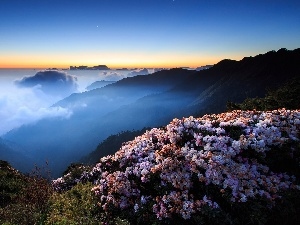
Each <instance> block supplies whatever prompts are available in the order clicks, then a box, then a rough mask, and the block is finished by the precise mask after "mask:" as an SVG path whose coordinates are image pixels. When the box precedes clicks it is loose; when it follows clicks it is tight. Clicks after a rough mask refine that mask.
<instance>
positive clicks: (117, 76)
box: [102, 72, 126, 81]
mask: <svg viewBox="0 0 300 225" xmlns="http://www.w3.org/2000/svg"><path fill="white" fill-rule="evenodd" d="M102 75H103V76H104V80H106V81H118V80H121V79H123V78H125V77H126V76H125V75H124V74H121V73H117V72H103V73H102Z"/></svg>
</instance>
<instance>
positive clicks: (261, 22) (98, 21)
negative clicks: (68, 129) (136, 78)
mask: <svg viewBox="0 0 300 225" xmlns="http://www.w3.org/2000/svg"><path fill="white" fill-rule="evenodd" d="M299 12H300V1H289V0H287V1H282V0H281V1H278V0H273V1H269V0H261V1H256V0H252V1H236V0H233V1H231V0H228V1H220V0H219V1H214V0H212V1H208V0H205V1H202V0H174V1H173V0H122V1H121V0H26V1H25V0H1V3H0V30H1V33H0V67H31V68H34V67H68V66H69V65H81V64H84V65H98V64H107V65H108V66H109V67H126V66H128V67H144V66H149V67H175V66H191V67H193V66H201V65H205V64H212V63H216V62H218V61H220V60H221V59H223V58H231V59H241V58H242V57H243V56H249V55H256V54H259V53H264V52H267V51H270V50H278V49H279V48H287V49H295V48H298V47H300V13H299Z"/></svg>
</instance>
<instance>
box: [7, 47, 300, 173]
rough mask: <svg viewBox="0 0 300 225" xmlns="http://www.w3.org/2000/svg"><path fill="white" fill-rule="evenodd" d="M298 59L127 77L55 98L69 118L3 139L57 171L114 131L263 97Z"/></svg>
mask: <svg viewBox="0 0 300 225" xmlns="http://www.w3.org/2000/svg"><path fill="white" fill-rule="evenodd" d="M299 59H300V49H295V50H292V51H289V50H286V49H280V50H278V51H271V52H267V53H265V54H260V55H257V56H255V57H245V58H243V59H242V60H240V61H235V60H229V59H225V60H222V61H220V62H219V63H217V64H216V65H214V66H212V67H210V68H208V69H205V70H201V71H194V70H184V69H171V70H163V71H159V72H156V73H154V74H150V75H146V76H135V77H128V78H125V79H122V80H120V81H118V82H115V83H112V84H108V85H106V86H104V87H101V88H96V89H93V90H91V91H87V92H84V93H78V94H72V95H71V96H69V97H67V98H65V99H63V100H61V101H59V102H58V103H56V104H55V105H54V106H60V107H66V108H69V109H71V110H72V111H73V114H72V116H71V117H70V118H69V119H57V118H52V119H44V120H41V121H39V122H37V123H35V124H30V125H24V126H22V127H20V128H18V129H15V130H12V131H10V132H8V133H7V134H5V135H4V136H3V139H5V140H9V141H10V142H13V143H17V144H18V145H19V146H22V148H23V150H24V151H25V152H27V154H28V156H30V157H29V158H34V160H32V161H31V162H30V163H32V164H33V163H38V164H43V162H45V161H46V160H48V161H49V165H50V167H51V169H52V171H53V174H54V176H58V175H60V173H61V172H62V171H63V170H64V169H65V168H66V166H67V165H68V164H70V163H71V162H75V161H78V160H79V159H80V158H81V157H83V156H85V155H87V154H89V153H90V152H92V150H94V149H95V148H96V146H97V145H98V144H99V143H100V142H101V141H103V140H104V139H105V138H107V137H108V136H110V135H112V134H116V133H118V132H121V131H125V130H132V129H138V130H139V129H142V128H144V127H157V126H162V125H165V124H167V123H169V122H170V121H171V120H172V119H173V118H175V117H177V118H181V117H188V116H190V115H193V116H200V115H203V114H206V113H219V112H222V111H224V110H225V107H226V102H227V101H234V102H241V101H243V100H244V99H245V98H246V97H256V96H257V97H262V96H263V95H264V94H265V93H266V89H267V88H271V89H272V88H277V87H278V86H279V85H280V84H282V83H283V82H285V81H287V80H289V79H291V78H294V77H299V76H300V64H299ZM112 153H113V152H112ZM4 160H6V159H4ZM14 160H15V161H17V160H20V159H17V158H15V159H13V160H12V161H14ZM14 165H15V164H14ZM15 167H16V168H18V166H15ZM28 169H30V168H28Z"/></svg>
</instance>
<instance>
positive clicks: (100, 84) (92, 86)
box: [86, 80, 115, 91]
mask: <svg viewBox="0 0 300 225" xmlns="http://www.w3.org/2000/svg"><path fill="white" fill-rule="evenodd" d="M113 83H115V81H106V80H100V81H95V82H94V83H92V84H90V85H89V86H87V87H86V90H88V91H91V90H93V89H97V88H102V87H104V86H106V85H108V84H113Z"/></svg>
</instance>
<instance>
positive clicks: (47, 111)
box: [0, 87, 72, 135]
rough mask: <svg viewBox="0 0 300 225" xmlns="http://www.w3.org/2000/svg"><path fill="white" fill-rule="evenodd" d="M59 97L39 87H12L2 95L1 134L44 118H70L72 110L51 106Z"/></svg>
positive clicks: (0, 98)
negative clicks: (48, 93) (35, 88)
mask: <svg viewBox="0 0 300 225" xmlns="http://www.w3.org/2000/svg"><path fill="white" fill-rule="evenodd" d="M37 91H39V92H37ZM38 93H39V94H40V95H38ZM59 99H60V98H59V97H58V96H50V95H46V94H45V93H43V92H42V91H41V90H39V89H38V90H34V89H32V88H17V87H11V89H10V91H9V92H6V94H4V95H2V96H0V121H1V126H0V135H2V134H4V133H6V132H8V131H10V130H11V129H13V128H17V127H20V126H21V125H23V124H29V123H33V122H36V121H38V120H40V119H44V118H53V117H59V118H62V119H68V118H69V117H70V116H72V110H70V109H68V108H62V107H49V106H50V105H52V104H53V103H55V102H57V101H58V100H59Z"/></svg>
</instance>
